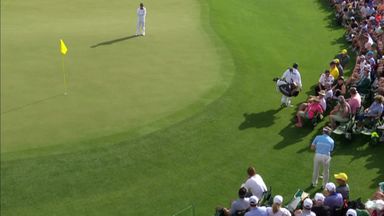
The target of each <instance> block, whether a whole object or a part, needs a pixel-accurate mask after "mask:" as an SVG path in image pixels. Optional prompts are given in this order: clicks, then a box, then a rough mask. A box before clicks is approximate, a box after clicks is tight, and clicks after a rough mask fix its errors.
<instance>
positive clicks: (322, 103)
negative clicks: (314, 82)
mask: <svg viewBox="0 0 384 216" xmlns="http://www.w3.org/2000/svg"><path fill="white" fill-rule="evenodd" d="M320 105H321V107H322V108H323V111H325V110H327V101H326V100H325V97H323V98H322V99H320Z"/></svg>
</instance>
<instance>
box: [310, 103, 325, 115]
mask: <svg viewBox="0 0 384 216" xmlns="http://www.w3.org/2000/svg"><path fill="white" fill-rule="evenodd" d="M307 113H308V118H309V119H312V118H313V116H315V114H316V113H323V108H322V107H321V105H320V103H310V104H308V108H307Z"/></svg>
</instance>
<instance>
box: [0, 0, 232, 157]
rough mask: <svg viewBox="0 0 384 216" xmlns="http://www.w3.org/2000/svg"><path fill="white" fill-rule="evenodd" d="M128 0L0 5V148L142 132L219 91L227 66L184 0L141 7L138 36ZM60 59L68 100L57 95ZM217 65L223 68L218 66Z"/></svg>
mask: <svg viewBox="0 0 384 216" xmlns="http://www.w3.org/2000/svg"><path fill="white" fill-rule="evenodd" d="M137 4H138V2H132V1H128V2H126V1H114V2H109V1H101V0H96V1H90V0H82V1H76V2H68V1H59V0H54V1H49V2H46V1H42V0H31V1H21V0H12V1H11V0H5V1H2V2H1V10H2V11H1V16H2V17H1V28H2V31H1V44H2V46H1V54H2V55H1V72H2V73H1V98H2V103H1V126H2V127H1V134H2V136H1V143H2V145H1V151H2V152H12V151H20V150H26V149H31V148H39V147H44V146H51V145H59V144H68V143H76V144H78V143H79V142H81V141H88V140H90V139H93V140H95V138H97V137H105V136H108V135H112V134H117V133H121V132H127V131H129V130H134V133H136V134H139V135H143V134H146V133H148V132H151V131H154V130H157V129H158V128H162V127H164V126H167V125H170V124H172V123H175V122H176V121H179V120H181V119H183V118H185V117H186V116H189V115H191V114H192V113H194V112H196V111H198V110H200V109H201V108H202V107H203V106H204V105H206V104H208V103H209V102H211V101H212V100H213V99H214V98H217V97H218V96H219V95H220V94H221V93H222V92H223V90H225V88H226V86H227V84H228V81H229V80H230V76H231V75H230V73H229V72H230V71H231V61H230V59H229V58H226V59H225V58H223V55H225V52H226V51H225V49H223V47H222V46H220V45H218V44H214V42H213V41H212V40H211V39H212V35H211V36H209V34H211V33H207V31H205V30H204V26H202V25H201V22H200V16H201V15H200V10H201V8H200V5H199V4H198V2H196V1H194V0H183V1H177V0H164V1H161V2H160V1H154V0H152V1H151V0H148V1H146V4H147V5H148V8H147V10H148V16H147V35H146V36H145V37H132V38H131V37H130V36H132V35H133V34H134V33H135V30H136V29H135V28H136V27H135V25H136V8H137V6H138V5H137ZM60 38H63V39H64V41H65V42H66V44H67V47H68V49H69V52H68V54H67V56H65V57H64V63H65V64H64V65H65V71H66V72H67V73H68V88H69V95H68V96H64V95H63V91H64V90H63V89H64V87H63V86H64V84H63V74H62V71H61V66H62V65H61V64H62V59H61V55H60V54H59V51H58V40H59V39H60ZM223 68H225V69H223Z"/></svg>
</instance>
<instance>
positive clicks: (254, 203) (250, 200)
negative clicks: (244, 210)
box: [249, 196, 259, 205]
mask: <svg viewBox="0 0 384 216" xmlns="http://www.w3.org/2000/svg"><path fill="white" fill-rule="evenodd" d="M258 202H259V199H258V198H257V196H251V197H250V198H249V204H251V205H256V204H257V203H258Z"/></svg>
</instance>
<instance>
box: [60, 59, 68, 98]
mask: <svg viewBox="0 0 384 216" xmlns="http://www.w3.org/2000/svg"><path fill="white" fill-rule="evenodd" d="M61 60H62V61H61V63H62V64H61V70H62V71H63V76H64V95H68V92H67V91H68V86H67V76H66V74H65V70H64V55H61Z"/></svg>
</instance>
